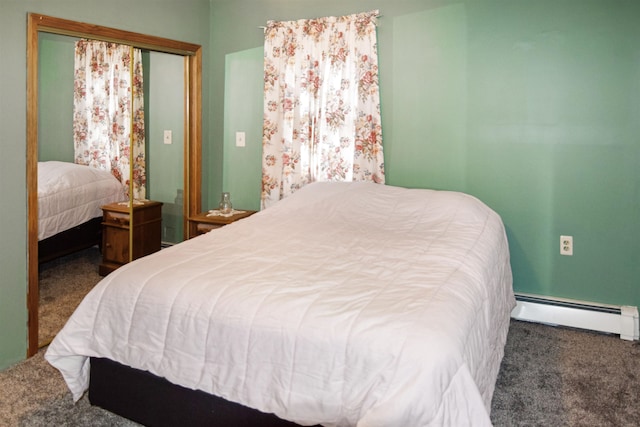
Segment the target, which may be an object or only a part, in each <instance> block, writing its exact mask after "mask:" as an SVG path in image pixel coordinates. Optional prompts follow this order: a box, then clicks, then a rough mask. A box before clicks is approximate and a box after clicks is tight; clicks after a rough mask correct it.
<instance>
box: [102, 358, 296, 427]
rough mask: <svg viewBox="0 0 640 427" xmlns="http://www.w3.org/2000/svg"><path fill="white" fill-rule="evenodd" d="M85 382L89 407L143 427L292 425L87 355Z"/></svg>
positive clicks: (272, 426) (287, 426) (263, 426)
mask: <svg viewBox="0 0 640 427" xmlns="http://www.w3.org/2000/svg"><path fill="white" fill-rule="evenodd" d="M90 378H91V380H90V384H89V401H90V402H91V404H92V405H95V406H99V407H101V408H104V409H106V410H108V411H110V412H113V413H115V414H118V415H120V416H123V417H125V418H128V419H130V420H133V421H136V422H138V423H141V424H144V425H146V426H221V427H222V426H224V427H228V426H234V427H235V426H237V427H253V426H259V427H292V426H297V424H294V423H292V422H289V421H285V420H282V419H280V418H278V417H276V416H275V415H273V414H265V413H263V412H260V411H257V410H255V409H251V408H248V407H246V406H242V405H240V404H237V403H234V402H229V401H228V400H224V399H222V398H220V397H217V396H213V395H210V394H207V393H205V392H203V391H199V390H191V389H188V388H184V387H181V386H178V385H175V384H172V383H170V382H169V381H167V380H165V379H164V378H160V377H157V376H155V375H153V374H150V373H149V372H145V371H141V370H138V369H134V368H130V367H128V366H125V365H122V364H120V363H117V362H114V361H111V360H109V359H103V358H94V357H92V358H91V374H90Z"/></svg>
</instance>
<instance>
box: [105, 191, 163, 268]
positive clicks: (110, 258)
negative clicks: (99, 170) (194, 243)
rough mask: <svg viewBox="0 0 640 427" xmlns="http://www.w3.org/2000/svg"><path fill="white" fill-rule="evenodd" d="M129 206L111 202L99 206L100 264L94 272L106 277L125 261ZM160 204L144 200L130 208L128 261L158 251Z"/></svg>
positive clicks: (127, 242)
mask: <svg viewBox="0 0 640 427" xmlns="http://www.w3.org/2000/svg"><path fill="white" fill-rule="evenodd" d="M130 225H131V221H130V220H129V206H127V204H120V203H111V204H109V205H105V206H102V263H101V264H100V267H99V269H98V271H99V273H100V275H101V276H106V275H107V274H109V273H111V272H112V271H113V270H115V269H117V268H118V267H120V266H122V265H124V264H127V263H128V262H129V229H130ZM161 238H162V203H160V202H153V201H150V200H148V201H145V202H144V203H142V204H134V206H133V248H132V250H131V253H132V259H137V258H141V257H143V256H145V255H149V254H151V253H153V252H157V251H159V250H160V244H161Z"/></svg>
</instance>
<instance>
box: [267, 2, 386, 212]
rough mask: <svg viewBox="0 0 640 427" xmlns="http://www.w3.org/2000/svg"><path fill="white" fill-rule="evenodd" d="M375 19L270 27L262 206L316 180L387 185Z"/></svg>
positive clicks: (359, 17) (374, 13) (373, 16)
mask: <svg viewBox="0 0 640 427" xmlns="http://www.w3.org/2000/svg"><path fill="white" fill-rule="evenodd" d="M377 14H378V11H371V12H366V13H360V14H354V15H349V16H343V17H326V18H320V19H303V20H298V21H288V22H275V21H269V22H268V23H267V27H266V29H265V43H264V123H263V136H262V145H263V158H262V207H263V208H266V207H268V206H270V205H271V204H273V203H274V202H276V201H278V200H280V199H282V198H284V197H286V196H288V195H289V194H291V193H293V192H295V191H296V190H297V189H299V188H301V187H303V186H304V185H305V184H307V183H309V182H313V181H374V182H378V183H384V159H383V153H382V127H381V120H380V94H379V89H378V54H377V41H376V22H375V19H376V16H377Z"/></svg>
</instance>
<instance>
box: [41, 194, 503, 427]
mask: <svg viewBox="0 0 640 427" xmlns="http://www.w3.org/2000/svg"><path fill="white" fill-rule="evenodd" d="M514 306H515V299H514V296H513V290H512V276H511V268H510V264H509V251H508V243H507V239H506V235H505V230H504V226H503V223H502V221H501V219H500V217H499V216H498V215H497V214H496V213H495V212H494V211H493V210H491V209H490V208H488V207H487V206H486V205H485V204H483V203H482V202H481V201H479V200H478V199H476V198H474V197H472V196H470V195H466V194H462V193H457V192H446V191H434V190H424V189H405V188H400V187H392V186H386V185H380V184H373V183H314V184H310V185H308V186H306V187H304V188H303V189H301V190H299V191H298V192H296V193H294V194H293V195H291V196H289V197H288V198H286V199H284V200H282V201H280V202H278V203H277V204H276V205H274V206H272V207H270V208H268V209H265V210H263V211H261V212H259V213H257V214H255V215H253V216H251V217H249V218H246V219H243V220H241V221H238V222H235V223H232V224H230V225H227V226H225V227H223V228H220V229H217V230H214V231H212V232H210V233H208V234H205V235H202V236H199V237H196V238H194V239H191V240H188V241H185V242H183V243H181V244H178V245H175V246H173V247H170V248H167V249H164V250H162V251H160V252H157V253H155V254H153V255H150V256H147V257H144V258H141V259H138V260H136V261H134V262H132V263H129V264H127V265H125V266H123V267H121V268H120V269H118V270H116V271H115V272H113V273H111V274H110V275H109V276H107V277H106V278H104V279H103V280H102V281H101V282H100V283H99V284H98V285H97V286H96V287H95V288H94V289H93V290H92V291H91V292H90V293H89V294H88V295H87V297H86V298H85V299H84V301H83V302H82V303H81V304H80V306H79V307H78V309H77V310H76V312H75V313H74V314H73V315H72V316H71V318H70V319H69V321H68V322H67V324H66V325H65V327H64V328H63V330H62V331H61V332H60V333H59V334H58V335H57V336H56V338H55V339H54V341H53V342H52V343H51V345H50V346H49V348H48V350H47V352H46V355H45V357H46V359H47V360H48V361H49V362H50V363H51V364H52V365H53V366H55V367H56V368H57V369H58V370H60V372H61V373H62V375H63V377H64V379H65V381H66V382H67V385H68V386H69V389H70V390H71V392H72V394H73V398H74V399H76V400H77V399H79V398H80V397H81V396H82V395H83V393H84V392H85V391H86V389H87V387H88V383H89V363H90V362H89V359H88V358H89V357H90V356H94V357H104V358H108V359H111V360H113V361H116V362H118V363H122V364H125V365H127V366H130V367H133V368H136V369H142V370H145V371H148V372H151V373H152V374H154V375H157V376H160V377H163V378H166V379H168V380H169V381H171V382H172V383H174V384H178V385H181V386H184V387H188V388H191V389H197V390H203V391H205V392H207V393H211V394H215V395H217V396H220V397H223V398H225V399H227V400H230V401H233V402H238V403H241V404H243V405H245V406H249V407H252V408H255V409H258V410H260V411H263V412H268V413H274V414H276V415H277V416H279V417H280V418H283V419H286V420H290V421H293V422H296V423H298V424H301V425H312V424H322V425H325V426H361V427H373V426H386V427H388V426H409V425H410V426H422V425H425V426H427V425H468V424H471V423H473V425H490V424H491V423H490V418H489V411H490V407H491V406H490V405H491V397H492V395H493V390H494V387H495V381H496V378H497V374H498V370H499V367H500V362H501V360H502V356H503V350H504V344H505V341H506V335H507V332H508V327H509V316H510V312H511V309H512V308H513V307H514Z"/></svg>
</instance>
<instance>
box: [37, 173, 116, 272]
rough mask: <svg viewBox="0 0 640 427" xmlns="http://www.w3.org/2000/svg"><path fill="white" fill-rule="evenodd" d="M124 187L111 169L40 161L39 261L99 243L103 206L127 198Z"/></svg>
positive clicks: (48, 259) (45, 260) (49, 259)
mask: <svg viewBox="0 0 640 427" xmlns="http://www.w3.org/2000/svg"><path fill="white" fill-rule="evenodd" d="M125 190H126V189H125V188H123V186H122V184H121V183H120V182H119V181H118V180H117V179H116V178H115V177H114V176H113V175H112V174H111V173H110V172H108V171H102V170H98V169H96V168H91V167H89V166H82V165H77V164H74V163H68V162H60V161H46V162H38V262H39V263H43V262H47V261H51V260H53V259H56V258H59V257H61V256H64V255H68V254H70V253H73V252H76V251H79V250H82V249H86V248H89V247H91V246H94V245H99V244H100V242H101V235H102V234H101V230H102V226H101V222H102V211H101V210H100V207H101V206H103V205H106V204H109V203H112V202H118V201H122V200H124V199H126V192H125Z"/></svg>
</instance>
